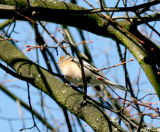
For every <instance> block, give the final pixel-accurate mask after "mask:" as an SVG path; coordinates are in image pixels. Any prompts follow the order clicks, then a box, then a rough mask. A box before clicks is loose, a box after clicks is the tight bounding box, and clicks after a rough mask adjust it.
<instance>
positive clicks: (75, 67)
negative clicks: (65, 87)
mask: <svg viewBox="0 0 160 132" xmlns="http://www.w3.org/2000/svg"><path fill="white" fill-rule="evenodd" d="M59 66H60V69H61V71H62V73H63V75H64V76H65V77H66V79H67V80H69V81H70V82H72V83H74V84H76V85H80V84H81V85H83V80H82V73H81V65H80V63H79V60H78V59H76V58H74V57H72V56H69V55H65V56H61V57H60V59H59ZM83 66H84V72H85V77H86V80H87V87H88V86H97V85H102V84H103V85H104V84H106V85H109V86H112V87H115V88H118V89H121V90H127V89H126V88H125V87H123V86H121V85H119V84H117V83H114V82H111V81H109V80H108V79H107V78H106V77H105V76H104V75H103V74H102V72H100V71H98V70H97V69H96V68H95V67H93V66H92V65H90V64H89V63H87V62H86V61H83Z"/></svg>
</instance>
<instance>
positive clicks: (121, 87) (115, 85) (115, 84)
mask: <svg viewBox="0 0 160 132" xmlns="http://www.w3.org/2000/svg"><path fill="white" fill-rule="evenodd" d="M99 80H101V81H102V82H103V83H104V84H106V85H109V86H112V87H114V88H118V89H121V90H124V91H128V89H127V88H125V87H123V86H121V85H119V84H117V83H114V82H111V81H110V80H108V79H107V78H99Z"/></svg>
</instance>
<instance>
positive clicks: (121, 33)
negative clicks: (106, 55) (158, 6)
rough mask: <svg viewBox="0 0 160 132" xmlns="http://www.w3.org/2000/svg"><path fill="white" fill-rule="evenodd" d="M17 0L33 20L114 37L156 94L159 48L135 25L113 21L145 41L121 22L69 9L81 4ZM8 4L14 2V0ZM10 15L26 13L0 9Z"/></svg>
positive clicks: (18, 16) (19, 8) (74, 8)
mask: <svg viewBox="0 0 160 132" xmlns="http://www.w3.org/2000/svg"><path fill="white" fill-rule="evenodd" d="M18 2H19V3H18V7H17V9H18V12H20V13H21V14H23V15H24V16H27V17H30V18H34V20H35V19H38V20H45V21H51V22H56V23H61V24H66V25H70V26H75V27H78V28H81V29H84V30H87V31H90V32H92V33H95V34H98V35H102V36H106V37H111V38H112V39H114V40H118V41H119V42H120V43H122V44H123V45H125V46H126V47H127V48H128V49H129V50H130V52H131V53H132V54H133V55H134V56H135V58H136V59H137V61H138V62H139V64H140V65H141V67H142V68H143V70H144V71H145V73H146V75H147V77H148V79H149V81H150V82H151V84H152V85H153V87H154V88H155V90H156V92H157V94H158V96H159V98H160V81H159V80H160V76H159V75H158V74H157V73H158V70H157V67H156V65H158V66H160V54H159V52H160V49H159V48H158V47H157V46H156V45H155V44H154V43H152V42H151V41H149V40H147V39H146V38H145V37H144V36H142V35H141V34H140V33H139V32H138V31H137V30H135V29H136V27H133V28H131V27H132V25H131V23H130V22H128V21H126V20H124V21H117V23H119V25H122V26H123V27H125V28H126V29H127V30H130V32H131V33H133V34H135V35H136V36H137V37H138V38H139V39H141V40H142V41H143V42H144V43H145V44H142V43H140V42H139V41H137V39H135V38H134V37H133V36H131V35H130V34H128V33H127V32H126V30H124V28H122V27H121V26H118V25H117V24H115V23H112V22H108V21H107V20H106V19H104V18H103V17H102V16H101V15H100V14H75V13H72V11H74V10H85V8H83V7H80V6H77V5H75V4H71V3H66V2H57V1H54V2H53V1H52V2H48V1H46V2H45V3H42V2H41V1H36V2H37V3H36V2H35V3H34V2H33V3H32V5H31V6H32V8H29V9H26V8H24V7H26V6H27V3H25V1H23V0H19V1H18ZM158 2H159V1H158ZM22 3H23V4H22ZM12 4H13V5H14V4H15V3H14V1H13V3H12ZM33 14H34V15H33ZM13 16H15V18H16V19H25V20H27V19H26V17H24V16H23V17H22V16H21V15H18V14H17V13H16V12H15V11H13V10H4V12H3V10H1V13H0V17H1V18H6V17H7V18H8V17H10V18H11V17H13ZM151 49H152V51H151Z"/></svg>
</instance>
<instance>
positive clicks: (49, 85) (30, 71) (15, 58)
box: [0, 40, 124, 132]
mask: <svg viewBox="0 0 160 132" xmlns="http://www.w3.org/2000/svg"><path fill="white" fill-rule="evenodd" d="M0 59H2V60H3V61H5V62H6V63H7V64H8V65H9V66H10V67H12V68H13V69H14V70H15V71H16V72H17V73H18V74H19V75H21V76H23V77H25V78H31V77H32V78H33V80H34V81H30V80H28V82H29V83H31V84H32V85H33V86H35V87H36V88H38V89H40V90H42V91H43V92H45V93H46V94H48V95H49V96H50V97H51V98H52V99H54V100H55V101H56V102H57V103H58V104H59V105H60V106H61V107H63V108H66V109H67V110H69V111H70V112H71V113H73V114H75V115H76V116H78V117H80V118H81V119H83V120H84V121H86V122H87V123H88V124H89V125H90V126H91V127H92V128H93V129H94V130H96V131H104V132H106V131H109V130H113V129H114V128H116V129H118V130H119V131H124V130H123V129H122V128H121V127H120V126H119V125H117V124H116V123H115V122H111V121H110V119H109V117H108V116H107V115H105V114H104V112H103V111H102V110H101V108H99V106H97V105H96V104H94V103H93V102H92V101H87V105H85V106H83V107H81V102H82V101H83V95H81V94H80V93H78V92H77V91H75V90H73V89H71V88H70V87H68V86H65V84H64V83H62V82H61V81H60V80H58V79H57V78H55V77H54V76H53V75H51V74H50V73H49V72H48V71H46V70H44V69H43V68H41V67H39V66H38V65H36V64H35V63H33V62H31V61H30V60H29V59H28V58H27V57H26V56H25V55H24V54H23V53H22V52H21V51H19V50H18V49H17V48H16V47H15V46H13V45H12V44H11V43H9V42H8V41H7V40H5V41H0ZM88 117H89V118H88Z"/></svg>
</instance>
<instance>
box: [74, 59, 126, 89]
mask: <svg viewBox="0 0 160 132" xmlns="http://www.w3.org/2000/svg"><path fill="white" fill-rule="evenodd" d="M72 61H74V62H75V63H76V64H77V65H78V66H79V67H81V65H80V63H79V60H78V59H76V58H72ZM83 66H84V67H85V68H87V69H88V70H90V71H91V72H92V73H93V74H95V75H97V76H99V77H102V80H101V81H103V82H104V83H105V84H106V85H110V86H112V87H115V88H118V89H121V90H124V91H126V90H127V88H125V87H123V86H121V85H119V84H117V83H114V82H112V81H110V80H109V79H107V77H105V75H104V74H103V73H102V72H101V71H98V70H97V69H96V68H95V67H94V66H92V65H91V64H89V63H87V62H86V61H83Z"/></svg>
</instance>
